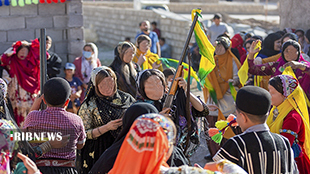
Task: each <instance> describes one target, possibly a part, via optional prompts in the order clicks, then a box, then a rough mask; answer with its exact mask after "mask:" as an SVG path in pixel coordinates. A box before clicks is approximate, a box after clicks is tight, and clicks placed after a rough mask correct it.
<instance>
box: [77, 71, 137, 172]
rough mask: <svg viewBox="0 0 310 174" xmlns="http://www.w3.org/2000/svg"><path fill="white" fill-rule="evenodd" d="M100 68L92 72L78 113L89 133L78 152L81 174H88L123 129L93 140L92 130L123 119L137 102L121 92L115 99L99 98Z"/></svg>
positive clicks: (109, 132) (118, 92) (78, 166)
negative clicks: (97, 75)
mask: <svg viewBox="0 0 310 174" xmlns="http://www.w3.org/2000/svg"><path fill="white" fill-rule="evenodd" d="M100 68H102V67H98V68H96V69H95V70H94V71H93V72H92V77H91V82H92V83H91V84H90V87H89V89H88V93H87V95H86V98H85V100H84V101H83V103H82V105H81V107H80V109H79V111H78V115H79V116H80V117H81V118H82V120H83V123H84V127H85V130H86V132H87V139H86V143H85V145H84V147H83V148H82V149H81V150H80V151H79V152H78V159H77V168H78V170H79V173H88V172H89V171H90V169H91V168H92V166H93V165H94V164H95V163H96V161H97V160H98V159H99V157H100V156H101V154H102V153H103V152H104V151H105V150H106V149H107V148H109V147H110V146H111V145H112V144H113V142H114V141H115V139H116V138H117V136H118V134H119V133H120V131H121V127H119V128H118V129H116V130H113V131H108V132H106V133H104V134H102V135H101V136H99V137H97V138H93V137H92V129H95V128H98V127H100V126H102V125H105V124H107V123H108V122H110V121H111V120H116V119H119V118H122V117H123V115H124V113H125V111H126V109H127V108H129V106H131V105H132V104H133V103H134V102H135V99H134V98H133V97H132V96H131V95H130V94H128V93H125V92H122V91H119V90H117V91H116V93H115V94H114V95H113V97H99V96H98V95H97V94H96V92H95V87H94V85H93V81H94V79H95V76H96V74H95V71H96V70H97V69H100ZM106 68H108V67H106ZM99 71H100V70H99ZM93 76H94V77H93Z"/></svg>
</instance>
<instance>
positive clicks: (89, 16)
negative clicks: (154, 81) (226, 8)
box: [83, 2, 191, 58]
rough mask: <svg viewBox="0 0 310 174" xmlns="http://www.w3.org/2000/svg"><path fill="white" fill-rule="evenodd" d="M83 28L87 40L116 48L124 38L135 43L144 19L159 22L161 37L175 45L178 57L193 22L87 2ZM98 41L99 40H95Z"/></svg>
mask: <svg viewBox="0 0 310 174" xmlns="http://www.w3.org/2000/svg"><path fill="white" fill-rule="evenodd" d="M83 10H84V27H85V30H86V31H88V32H87V33H88V35H91V36H86V37H85V39H86V40H87V41H99V42H103V43H105V44H108V45H110V46H111V47H114V46H116V45H117V44H118V43H119V42H120V41H123V40H124V39H125V37H130V38H131V41H132V42H134V39H135V36H136V34H137V32H138V31H139V30H140V29H139V22H141V21H142V20H145V19H147V20H149V21H151V22H152V21H156V22H157V23H158V27H159V28H160V29H161V35H162V37H165V38H166V42H167V43H168V44H169V45H171V46H172V55H173V57H174V58H179V57H180V56H181V52H182V49H183V44H184V42H185V40H186V36H187V33H188V31H189V27H190V23H191V21H188V20H185V19H181V20H177V19H171V18H163V17H162V16H161V15H160V14H157V13H155V12H153V11H151V10H134V9H123V8H115V7H114V8H111V7H105V6H98V5H96V6H92V5H90V4H88V5H86V3H85V2H84V8H83ZM94 39H96V40H94Z"/></svg>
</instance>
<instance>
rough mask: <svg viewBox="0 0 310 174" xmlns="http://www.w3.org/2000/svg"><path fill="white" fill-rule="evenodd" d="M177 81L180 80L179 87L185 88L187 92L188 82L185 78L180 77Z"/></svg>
mask: <svg viewBox="0 0 310 174" xmlns="http://www.w3.org/2000/svg"><path fill="white" fill-rule="evenodd" d="M175 81H179V82H178V85H179V87H180V88H183V89H184V91H185V93H186V90H187V83H186V81H185V79H184V78H183V77H178V78H176V79H175Z"/></svg>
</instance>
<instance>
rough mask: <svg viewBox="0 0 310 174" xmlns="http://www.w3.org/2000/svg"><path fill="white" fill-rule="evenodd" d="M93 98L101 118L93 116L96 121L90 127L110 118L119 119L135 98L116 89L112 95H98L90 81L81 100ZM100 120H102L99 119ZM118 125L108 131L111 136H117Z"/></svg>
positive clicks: (94, 126)
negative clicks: (116, 127)
mask: <svg viewBox="0 0 310 174" xmlns="http://www.w3.org/2000/svg"><path fill="white" fill-rule="evenodd" d="M93 97H94V99H95V102H96V106H97V107H98V110H99V113H100V116H101V119H99V120H97V118H93V119H94V120H96V121H93V122H92V124H93V125H91V127H92V128H96V127H99V126H102V125H104V124H107V123H108V122H110V121H111V120H115V119H119V118H121V117H122V116H123V114H124V112H125V111H126V109H127V108H129V107H130V106H131V105H132V103H134V102H135V99H134V98H133V97H132V96H130V95H129V94H127V93H125V92H123V91H120V90H117V91H116V93H115V94H114V96H113V97H100V96H98V95H97V93H96V92H95V87H94V86H93V84H92V83H90V87H89V91H88V92H87V94H86V98H85V100H84V101H83V103H84V102H87V103H88V102H89V101H90V100H91V98H93ZM100 120H102V122H103V123H102V122H101V121H100ZM120 130H121V129H120V127H119V128H118V129H116V130H113V131H110V132H111V134H112V135H113V137H115V138H116V137H117V136H118V134H119V132H120Z"/></svg>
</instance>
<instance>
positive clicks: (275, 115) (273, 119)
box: [267, 72, 310, 174]
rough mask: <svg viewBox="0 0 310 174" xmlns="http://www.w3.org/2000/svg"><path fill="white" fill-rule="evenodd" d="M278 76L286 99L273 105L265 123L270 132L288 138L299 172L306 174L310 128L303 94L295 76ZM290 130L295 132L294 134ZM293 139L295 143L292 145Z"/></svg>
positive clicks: (309, 153) (309, 163) (308, 166)
mask: <svg viewBox="0 0 310 174" xmlns="http://www.w3.org/2000/svg"><path fill="white" fill-rule="evenodd" d="M291 73H293V72H291ZM279 77H280V79H281V82H282V85H283V96H284V97H286V99H285V100H284V101H283V102H282V103H281V104H280V105H279V106H277V107H276V106H273V108H272V109H271V111H270V114H269V116H268V119H267V124H268V126H269V128H270V131H271V132H274V133H278V134H279V133H281V135H283V136H285V137H287V138H288V139H289V141H290V144H291V146H292V148H293V150H294V153H297V156H296V157H295V161H296V163H297V166H298V169H299V172H300V173H301V174H306V173H309V172H310V160H309V156H310V142H309V141H310V128H309V115H308V109H307V106H306V101H305V96H304V94H303V91H302V89H301V87H300V86H299V84H298V81H297V80H296V79H295V78H293V77H292V76H289V75H280V76H279ZM283 130H285V131H284V132H283ZM280 131H281V132H280ZM290 132H295V133H296V136H295V135H292V134H290ZM295 139H296V140H297V141H296V142H295V143H296V145H294V141H295ZM294 146H299V147H300V150H299V151H298V150H296V149H294ZM297 151H298V152H297Z"/></svg>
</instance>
